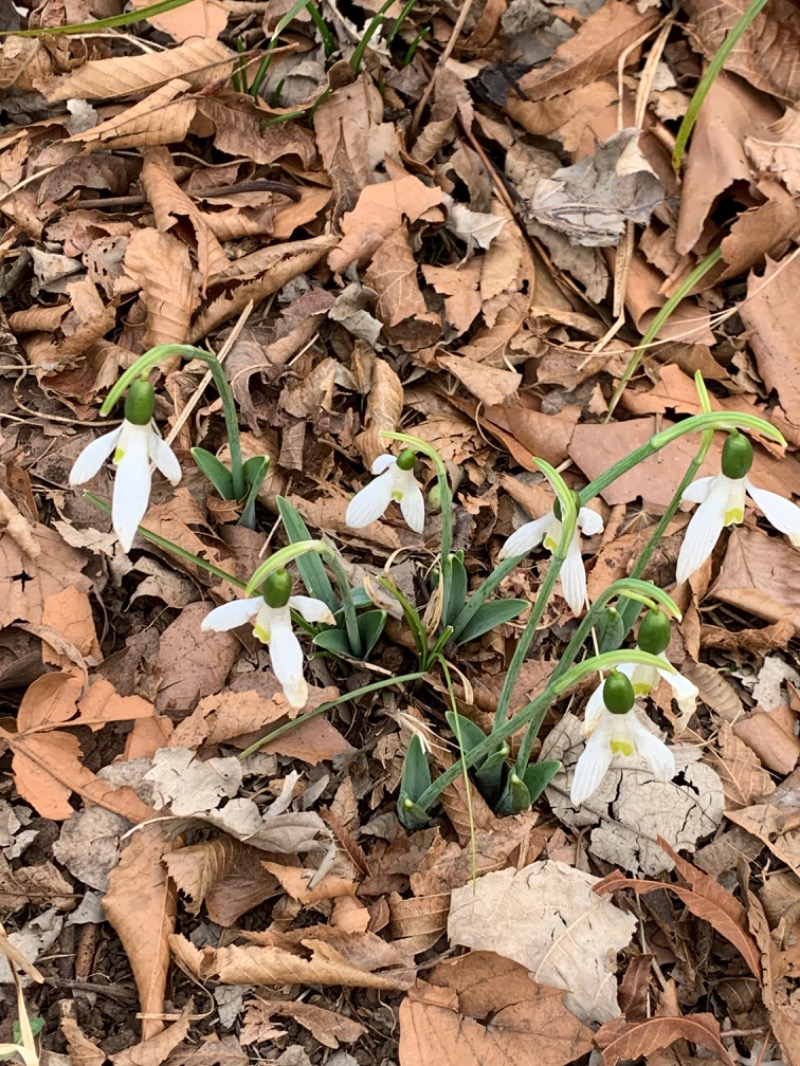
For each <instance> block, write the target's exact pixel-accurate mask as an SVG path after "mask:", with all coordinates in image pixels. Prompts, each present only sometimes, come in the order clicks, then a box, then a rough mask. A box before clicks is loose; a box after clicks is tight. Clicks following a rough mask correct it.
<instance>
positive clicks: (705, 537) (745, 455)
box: [675, 431, 800, 584]
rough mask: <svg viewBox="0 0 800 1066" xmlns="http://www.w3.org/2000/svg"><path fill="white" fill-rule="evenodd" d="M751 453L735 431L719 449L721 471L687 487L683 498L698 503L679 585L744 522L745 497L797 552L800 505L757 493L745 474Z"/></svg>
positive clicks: (679, 570)
mask: <svg viewBox="0 0 800 1066" xmlns="http://www.w3.org/2000/svg"><path fill="white" fill-rule="evenodd" d="M752 462H753V449H752V446H751V444H750V442H749V441H748V440H747V438H746V437H743V436H742V435H741V434H739V433H737V432H736V431H734V432H733V433H731V434H730V435H729V437H728V439H727V441H726V442H725V446H724V448H723V450H722V471H721V473H719V474H716V475H715V476H714V477H701V478H699V479H698V480H697V481H693V482H692V484H691V485H689V487H688V488H687V489H686V491H685V492H684V494H683V496H682V497H681V500H682V501H683V502H688V503H699V504H700V506H699V507H698V508H697V510H696V511H695V513H694V514H693V515H692V520H691V521H690V522H689V525H688V526H687V528H686V533H685V535H684V538H683V544H682V545H681V550H680V553H679V555H678V565H677V569H676V573H675V577H676V580H677V581H678V583H679V584H680V583H681V582H683V581H687V580H688V579H689V578H690V577H691V576H692V574H693V573H695V571H697V570H699V569H700V567H701V566H702V565H703V563H704V562H705V561H706V559H708V557H709V556H710V555H711V553H712V552H713V550H714V546H715V545H716V543H717V541H718V540H719V537H720V534H721V533H722V530H723V529H724V528H725V527H726V526H731V525H734V524H736V523H738V522H741V521H742V520H743V519H744V504H745V496H749V497H750V499H751V500H752V501H753V503H755V504H756V506H757V507H758V508H759V510H760V511H761V512H762V513H763V515H764V517H765V518H766V519H767V521H768V522H769V523H770V525H771V526H773V527H774V528H775V529H777V530H778V532H779V533H785V534H786V536H787V537H788V538H789V540H790V541H791V543H792V545H793V546H794V547H795V548H800V507H797V506H796V505H795V504H793V503H791V502H790V501H789V500H785V499H784V498H783V496H779V495H778V494H777V493H776V492H768V491H767V490H766V489H760V488H758V487H757V486H756V485H754V484H753V483H752V481H751V480H750V478H749V477H748V476H747V474H748V472H749V470H750V466H751V465H752Z"/></svg>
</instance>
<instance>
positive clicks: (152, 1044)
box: [111, 999, 194, 1066]
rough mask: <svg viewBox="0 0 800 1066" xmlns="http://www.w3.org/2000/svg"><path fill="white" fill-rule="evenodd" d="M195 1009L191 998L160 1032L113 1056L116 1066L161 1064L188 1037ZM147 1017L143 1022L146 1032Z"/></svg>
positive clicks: (151, 1065)
mask: <svg viewBox="0 0 800 1066" xmlns="http://www.w3.org/2000/svg"><path fill="white" fill-rule="evenodd" d="M193 1010H194V1001H193V1000H191V999H190V1000H189V1002H188V1003H187V1004H186V1006H185V1007H184V1008H183V1010H182V1011H181V1013H180V1017H179V1018H178V1019H177V1021H175V1022H173V1023H172V1025H170V1026H167V1028H165V1029H164V1028H162V1029H161V1031H160V1032H157V1033H155V1034H154V1035H152V1036H150V1037H148V1038H145V1039H143V1040H142V1042H141V1044H135V1045H134V1046H133V1047H129V1048H126V1049H125V1051H120V1052H118V1053H117V1054H116V1055H112V1056H111V1061H112V1062H113V1064H114V1066H161V1063H162V1062H164V1061H165V1060H166V1059H167V1058H168V1057H169V1056H170V1055H171V1054H172V1052H173V1051H175V1049H176V1048H177V1047H178V1045H179V1044H180V1043H182V1042H183V1041H184V1040H185V1039H186V1035H187V1033H188V1032H189V1026H190V1024H191V1022H190V1018H191V1014H192V1011H193ZM146 1024H147V1021H146V1019H145V1020H143V1022H142V1033H143V1034H144V1029H145V1025H146Z"/></svg>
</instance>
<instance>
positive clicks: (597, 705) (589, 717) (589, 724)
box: [583, 681, 606, 737]
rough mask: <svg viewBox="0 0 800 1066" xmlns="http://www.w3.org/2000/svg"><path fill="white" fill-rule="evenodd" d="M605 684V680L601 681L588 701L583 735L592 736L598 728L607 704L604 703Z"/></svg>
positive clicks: (584, 714) (584, 713)
mask: <svg viewBox="0 0 800 1066" xmlns="http://www.w3.org/2000/svg"><path fill="white" fill-rule="evenodd" d="M604 684H605V681H601V682H600V684H599V685H598V686H597V688H596V689H595V690H594V692H593V693H592V694H591V696H590V697H589V699H588V701H587V703H586V708H585V710H584V712H583V735H584V736H585V737H588V736H591V734H592V733H593V732H594V731H595V729H596V728H597V723H598V722H599V721H600V719H601V718H602V717H603V714H604V713H605V710H606V705H605V704H604V703H603V685H604Z"/></svg>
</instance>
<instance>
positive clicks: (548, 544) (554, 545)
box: [544, 533, 558, 552]
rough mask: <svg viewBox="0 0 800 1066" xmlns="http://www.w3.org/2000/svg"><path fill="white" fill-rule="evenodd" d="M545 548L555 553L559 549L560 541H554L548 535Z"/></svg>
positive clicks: (545, 539)
mask: <svg viewBox="0 0 800 1066" xmlns="http://www.w3.org/2000/svg"><path fill="white" fill-rule="evenodd" d="M544 546H545V548H547V550H548V551H549V552H554V551H555V550H556V548H557V547H558V541H557V540H554V539H553V538H552V537H551V536H550V534H549V533H548V534H547V536H546V537H545V538H544Z"/></svg>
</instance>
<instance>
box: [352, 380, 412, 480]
mask: <svg viewBox="0 0 800 1066" xmlns="http://www.w3.org/2000/svg"><path fill="white" fill-rule="evenodd" d="M402 414H403V385H402V382H401V381H400V378H399V377H398V375H397V372H396V371H395V370H393V369H392V367H391V366H390V365H389V363H387V362H386V360H385V359H376V360H375V365H374V366H373V368H372V384H371V386H370V390H369V395H368V396H367V410H366V414H365V417H364V427H365V428H364V430H363V432H361V433H359V435H358V436H357V437H356V446H357V448H358V450H359V451H360V452H361V455H362V456H363V458H364V466H365V467H366V468H367V469H368V470H371V469H372V464H373V463H374V462H375V460H376V459H377V458H378V456H379V455H382V454H383V453H384V452H386V451H387V450H388V448H389V441H386V440H383V439H382V438H381V437H379V436H378V434H379V433H380V431H381V430H382V429H388V430H391V432H393V433H396V432H397V430H398V427H399V425H400V419H401V416H402Z"/></svg>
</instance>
